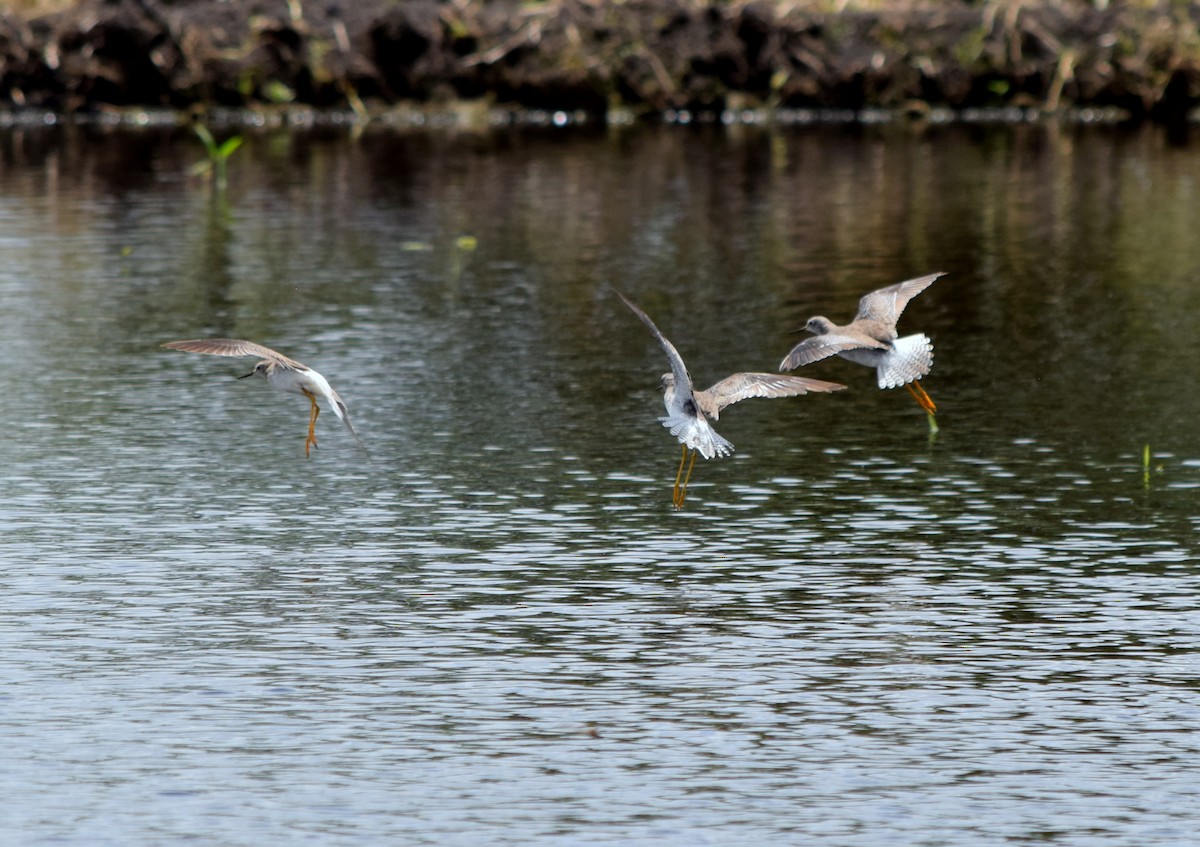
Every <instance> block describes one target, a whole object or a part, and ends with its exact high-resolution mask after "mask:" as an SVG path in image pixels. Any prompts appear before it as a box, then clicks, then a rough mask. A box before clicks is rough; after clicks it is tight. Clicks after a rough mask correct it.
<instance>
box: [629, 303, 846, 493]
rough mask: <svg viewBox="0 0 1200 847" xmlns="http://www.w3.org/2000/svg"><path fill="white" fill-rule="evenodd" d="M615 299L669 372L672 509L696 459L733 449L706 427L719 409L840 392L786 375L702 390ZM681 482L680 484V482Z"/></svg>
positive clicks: (666, 344) (665, 384)
mask: <svg viewBox="0 0 1200 847" xmlns="http://www.w3.org/2000/svg"><path fill="white" fill-rule="evenodd" d="M617 296H618V297H620V298H621V300H622V301H624V303H625V305H626V306H628V307H629V308H630V310H631V311H632V312H633V313H634V314H635V315H637V316H638V317H639V318H640V319H641V321H642V323H644V324H645V325H646V326H647V327H648V328H649V329H650V332H651V333H653V334H654V337H655V338H656V339H658V343H659V344H660V345H662V349H663V351H664V352H665V353H666V354H667V360H668V361H669V362H670V364H671V372H670V373H665V374H663V375H662V380H661V382H660V387H661V388H662V390H663V405H664V406H666V409H667V414H666V416H665V417H661V418H659V421H660V422H661V423H662V425H663V426H664V427H666V428H667V429H669V430H670V431H671V435H673V436H675V437H676V438H678V439H679V443H680V444H682V445H683V454H682V455H681V456H680V458H679V470H678V471H676V473H675V488H674V491H673V492H672V498H671V499H672V502H673V503H674V505H675V508H676V509H678V508H681V507H682V506H683V501H684V499H685V498H686V497H687V485H688V481H689V480H690V479H691V478H692V468H693V467H695V464H696V454H697V453H699V454H700V455H701V456H703V457H704V458H705V459H711V458H713V457H714V456H728V455H729V454H730V453H732V452H733V444H731V443H730V442H729V441H728V439H726V438H724V437H723V436H721V434H720V433H718V432H717V431H716V430H715V429H713V428H712V425H711V424H710V423H709V422H708V419H709V418H712V419H713V420H714V421H715V420H717V419H719V418H720V416H721V410H722V409H724V408H725V407H726V406H728V405H730V404H731V403H737V402H738V401H740V400H746V399H748V398H751V397H768V398H769V397H795V396H797V395H800V394H808V393H809V392H813V393H825V392H829V391H840V390H841V389H843V388H845V387H846V386H844V385H841V384H839V383H836V382H826V381H825V380H822V379H808V378H807V377H801V376H790V375H788V374H768V373H736V374H733V375H732V376H729V377H726V378H725V379H723V380H721V381H720V382H718V383H716V384H715V385H713V386H712V387H710V388H706V389H704V390H702V391H700V390H696V389H695V388H694V387H693V386H692V378H691V376H690V375H689V374H688V370H687V367H686V366H685V365H684V363H683V358H682V357H680V355H679V351H678V350H676V349H675V345H674V344H672V343H671V342H670V341H669V340H668V339H667V337H666V336H665V335H663V334H662V332H661V331H660V330H659V328H658V327H657V326H655V325H654V321H652V320H650V316H649V315H647V314H646V313H645V312H643V311H642V310H641V309H639V308H638V307H637V306H635V305H634V304H633V303H632V302H630V300H629V298H627V297H626V296H625V295H624V294H622V293H621V292H619V291H618V292H617ZM689 450H690V451H691V454H692V461H691V464H689V465H688V469H687V475H686V476H684V473H683V466H684V463H685V462H686V461H687V457H688V451H689ZM681 480H682V483H681Z"/></svg>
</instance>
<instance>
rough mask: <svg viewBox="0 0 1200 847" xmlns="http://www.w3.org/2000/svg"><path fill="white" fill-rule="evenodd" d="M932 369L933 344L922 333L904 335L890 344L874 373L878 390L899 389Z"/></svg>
mask: <svg viewBox="0 0 1200 847" xmlns="http://www.w3.org/2000/svg"><path fill="white" fill-rule="evenodd" d="M932 367H933V342H932V341H930V340H929V337H928V336H926V335H924V334H923V333H918V334H916V335H906V336H904V337H903V338H897V339H896V340H895V341H893V342H892V349H891V350H888V351H887V352H886V353H884V354H883V357H882V358H881V359H880V360H879V364H878V365H876V369H875V373H876V375H877V376H878V378H879V387H880V388H899V387H900V386H901V385H907V384H908V383H910V382H912V381H913V380H914V379H920V378H921V377H923V376H925V374H927V373H929V369H930V368H932Z"/></svg>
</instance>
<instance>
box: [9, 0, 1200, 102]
mask: <svg viewBox="0 0 1200 847" xmlns="http://www.w3.org/2000/svg"><path fill="white" fill-rule="evenodd" d="M809 5H810V4H806V3H802V2H795V3H781V2H761V3H756V2H746V3H713V4H702V3H700V2H697V0H627V2H623V3H608V2H598V0H561V2H547V3H532V4H531V3H521V2H513V0H496V2H486V3H484V2H478V0H455V2H435V0H412V2H395V0H321V1H320V2H312V0H226V2H221V1H220V0H81V2H79V3H77V4H76V5H74V6H73V7H72V8H71V9H69V10H67V11H61V12H56V13H52V14H45V15H41V16H36V15H32V14H29V15H24V16H22V15H19V14H15V13H11V12H5V13H0V98H2V99H3V100H4V101H7V103H8V104H10V107H11V108H16V109H21V108H33V109H49V110H55V111H67V112H69V111H90V110H97V109H101V108H106V107H111V106H119V107H120V106H148V107H172V108H192V107H196V106H206V105H219V106H232V107H250V108H257V107H261V106H264V105H268V104H281V103H292V104H304V105H310V106H314V107H318V108H342V109H344V108H352V109H355V110H356V111H359V112H363V111H364V110H366V111H370V110H373V109H376V108H385V107H388V106H391V105H395V104H398V103H405V102H414V103H424V104H428V103H438V102H444V101H449V100H456V99H464V98H466V99H475V98H487V99H489V100H491V101H492V102H494V103H495V104H497V105H513V106H518V107H525V108H536V109H566V110H578V109H582V110H585V111H587V112H589V113H594V114H596V115H603V114H605V113H606V112H607V111H608V110H609V109H610V108H613V107H623V108H628V109H632V110H634V111H643V110H645V111H659V110H663V109H672V108H674V109H683V108H687V109H692V110H708V109H720V108H724V107H727V106H737V107H743V106H779V107H793V108H815V109H821V108H837V109H860V108H864V107H885V108H904V109H911V110H918V111H920V110H923V109H925V108H926V107H928V106H937V107H949V108H952V109H963V108H969V107H994V106H1011V105H1017V106H1025V107H1037V108H1046V109H1050V110H1055V109H1061V108H1066V107H1073V106H1078V107H1116V108H1118V109H1121V110H1125V111H1127V112H1128V113H1129V114H1130V115H1131V116H1132V117H1134V118H1143V117H1154V118H1159V119H1171V118H1178V117H1182V116H1184V115H1186V114H1187V112H1188V111H1189V110H1190V109H1191V108H1192V107H1193V106H1194V105H1195V104H1196V101H1197V98H1198V96H1200V36H1198V35H1197V25H1196V21H1197V20H1198V19H1200V9H1197V8H1196V7H1195V6H1193V5H1192V4H1188V5H1185V6H1181V4H1179V3H1174V2H1165V1H1164V2H1163V3H1162V4H1161V5H1160V6H1157V7H1153V8H1151V7H1147V5H1146V4H1144V3H1138V4H1136V5H1133V6H1131V5H1128V4H1123V3H1121V2H1120V0H1113V2H1112V3H1111V4H1109V5H1108V6H1107V7H1106V8H1097V7H1096V6H1095V5H1093V4H1092V3H1088V2H1084V0H1031V2H1026V3H1019V2H1013V3H996V2H991V3H968V2H953V0H945V2H936V3H912V4H903V5H902V6H892V7H889V8H887V9H884V10H878V11H876V10H866V11H864V10H854V9H851V10H849V11H843V12H841V13H837V14H835V13H831V12H827V11H817V10H813V9H811V8H808V6H809ZM813 5H814V6H815V7H816V8H818V9H827V8H829V6H830V5H831V4H829V3H820V4H813ZM1101 5H1103V4H1101Z"/></svg>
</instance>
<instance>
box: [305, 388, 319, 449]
mask: <svg viewBox="0 0 1200 847" xmlns="http://www.w3.org/2000/svg"><path fill="white" fill-rule="evenodd" d="M300 390H301V391H302V392H303V393H304V396H305V397H307V398H308V402H310V403H312V411H311V412H309V415H308V438H306V439H304V458H306V459H307V458H308V451H309V450H310V449H311V448H313V447H316V446H317V415H319V414H321V407H320V406H318V405H317V397H316V395H315V394H313V393H312V392H311V391H309V390H307V389H305V388H301V389H300Z"/></svg>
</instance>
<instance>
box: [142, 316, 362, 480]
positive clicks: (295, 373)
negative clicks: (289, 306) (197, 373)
mask: <svg viewBox="0 0 1200 847" xmlns="http://www.w3.org/2000/svg"><path fill="white" fill-rule="evenodd" d="M163 347H166V348H167V349H169V350H182V351H184V352H186V353H204V354H207V355H209V356H237V357H247V356H257V357H258V358H259V359H261V361H260V362H259V363H258V364H256V365H255V366H254V370H252V371H251V372H250V373H248V374H246V375H245V376H239V377H238V379H247V378H249V377H252V376H261V377H263V378H264V379H265V380H266V381H267V382H268V383H270V384H271V385H272V386H274V387H275V388H278V389H280V390H281V391H287V392H289V393H292V394H303V395H304V396H305V397H307V398H308V401H309V403H311V404H312V409H311V411H310V413H309V416H308V438H306V439H305V441H304V455H305V456H306V457H307V456H308V455H309V450H310V449H311V448H313V447H315V446H316V445H317V436H316V427H317V416H318V415H319V414H321V408H320V406H318V405H317V398H318V397H321V398H323V399H324V400H325V402H326V403H328V404H329V408H330V409H332V410H333V413H334V414H335V415H337V417H338V420H340V421H341V422H342V423H344V424H345V425H346V429H348V430H350V434H351V435H353V436H354V440H355V441H357V442H358V446H359V447H361V448H362V449H363V452H366V449H367V448H366V447H365V446H364V445H363V443H362V440H361V439H360V438H359V437H358V433H357V432H355V431H354V427H353V425H351V423H350V412H349V410H348V409H347V408H346V404H345V403H344V402H342V398H341V397H339V396H338V393H337V392H336V391H334V390H333V387H332V386H330V384H329V382H328V380H326V379H325V377H323V376H321V375H320V374H319V373H317V372H316V371H314V370H313V369H312V368H310V367H308V366H307V365H304V364H301V363H300V362H297V361H296V360H295V359H289V358H288V357H287V356H285V355H283V354H282V353H277V352H276V351H274V350H272V349H271V348H270V347H264V346H263V345H261V344H255V343H254V342H253V341H242V340H240V339H237V338H198V339H193V340H189V341H169V342H167V343H166V344H164V345H163Z"/></svg>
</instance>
